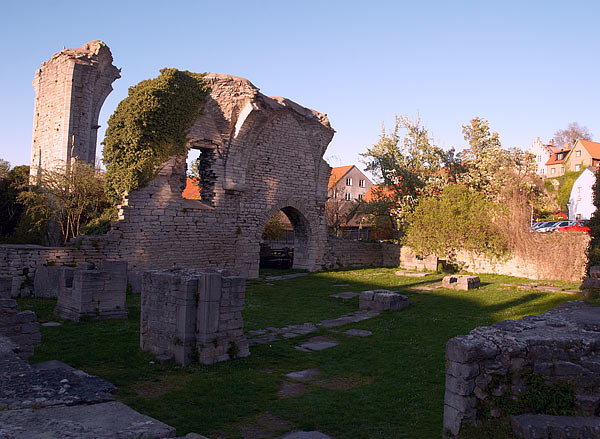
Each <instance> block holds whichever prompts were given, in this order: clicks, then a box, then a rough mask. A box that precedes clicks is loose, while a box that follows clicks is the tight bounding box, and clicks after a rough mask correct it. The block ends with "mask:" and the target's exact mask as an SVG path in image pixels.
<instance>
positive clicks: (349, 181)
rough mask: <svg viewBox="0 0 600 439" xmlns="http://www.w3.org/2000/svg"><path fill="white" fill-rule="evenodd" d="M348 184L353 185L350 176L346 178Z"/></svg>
mask: <svg viewBox="0 0 600 439" xmlns="http://www.w3.org/2000/svg"><path fill="white" fill-rule="evenodd" d="M346 186H352V178H350V177H348V178H347V179H346Z"/></svg>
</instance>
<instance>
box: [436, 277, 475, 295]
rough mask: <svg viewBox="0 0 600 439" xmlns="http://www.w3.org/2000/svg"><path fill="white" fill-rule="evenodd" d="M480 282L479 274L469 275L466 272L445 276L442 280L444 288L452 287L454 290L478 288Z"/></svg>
mask: <svg viewBox="0 0 600 439" xmlns="http://www.w3.org/2000/svg"><path fill="white" fill-rule="evenodd" d="M480 284H481V281H480V280H479V276H469V275H466V274H453V275H451V276H445V277H444V279H443V280H442V286H443V287H444V288H453V289H455V290H465V291H467V290H472V289H475V288H479V285H480Z"/></svg>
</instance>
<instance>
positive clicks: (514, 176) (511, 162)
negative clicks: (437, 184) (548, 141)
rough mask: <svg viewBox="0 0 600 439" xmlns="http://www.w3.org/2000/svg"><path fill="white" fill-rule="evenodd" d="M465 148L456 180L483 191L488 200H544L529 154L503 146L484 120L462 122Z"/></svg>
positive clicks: (478, 118) (542, 202)
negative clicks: (460, 169)
mask: <svg viewBox="0 0 600 439" xmlns="http://www.w3.org/2000/svg"><path fill="white" fill-rule="evenodd" d="M463 134H464V138H465V140H466V141H467V142H468V143H469V148H466V149H465V150H463V151H461V152H460V154H459V158H460V160H461V162H462V165H463V169H462V174H461V175H460V176H459V177H458V180H459V181H460V182H461V183H463V184H465V185H466V186H468V187H469V188H471V189H473V190H475V191H477V192H480V193H482V194H484V195H485V196H486V197H487V198H488V199H489V200H492V201H497V202H506V201H507V200H509V199H512V198H514V197H518V198H519V199H520V200H521V201H520V202H525V203H527V202H529V203H535V204H536V205H537V204H540V203H541V204H544V203H545V201H544V197H545V196H544V191H543V189H542V188H543V183H542V181H541V179H540V177H539V176H537V174H536V167H535V162H534V157H533V155H531V154H529V153H526V152H523V151H521V150H520V149H517V148H513V149H504V148H502V144H501V143H500V136H499V135H498V133H497V132H491V130H490V127H489V123H488V121H487V120H485V119H482V118H480V117H475V118H474V119H472V120H471V122H470V124H469V125H463Z"/></svg>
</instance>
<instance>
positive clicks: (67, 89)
mask: <svg viewBox="0 0 600 439" xmlns="http://www.w3.org/2000/svg"><path fill="white" fill-rule="evenodd" d="M112 62H113V57H112V54H111V52H110V49H109V48H108V46H107V45H106V44H105V43H103V42H102V41H98V40H96V41H91V42H89V43H87V44H85V45H84V46H83V47H81V48H79V49H63V50H61V51H60V52H58V53H55V54H54V55H53V56H52V58H51V59H50V60H48V61H46V62H44V63H42V66H41V67H40V69H39V70H37V71H36V72H35V78H34V80H33V87H34V88H35V109H34V113H33V141H32V145H31V170H30V176H31V181H32V183H35V182H37V181H39V176H40V175H41V171H42V170H44V169H53V168H62V167H65V166H66V165H69V164H71V162H72V161H73V160H78V161H81V162H85V163H89V164H92V165H93V164H94V162H95V159H96V142H97V137H98V128H99V125H98V116H99V114H100V109H101V108H102V104H103V103H104V100H105V99H106V97H107V96H108V95H109V93H110V92H111V91H112V86H111V84H112V83H113V82H114V80H115V79H117V78H120V76H121V75H120V71H121V70H120V69H118V68H117V67H115V66H114V65H113V64H112Z"/></svg>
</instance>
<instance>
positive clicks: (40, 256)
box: [0, 245, 88, 297]
mask: <svg viewBox="0 0 600 439" xmlns="http://www.w3.org/2000/svg"><path fill="white" fill-rule="evenodd" d="M87 257H88V255H87V254H85V253H84V252H82V251H81V250H80V249H77V248H74V247H42V246H39V245H0V276H6V277H9V278H10V279H11V281H10V282H11V286H10V291H11V296H12V297H18V296H29V295H30V294H31V293H32V291H33V286H34V279H35V272H36V270H37V267H40V266H42V265H44V264H48V263H50V264H52V265H62V264H74V263H77V262H82V261H84V260H85V259H86V258H87Z"/></svg>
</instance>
